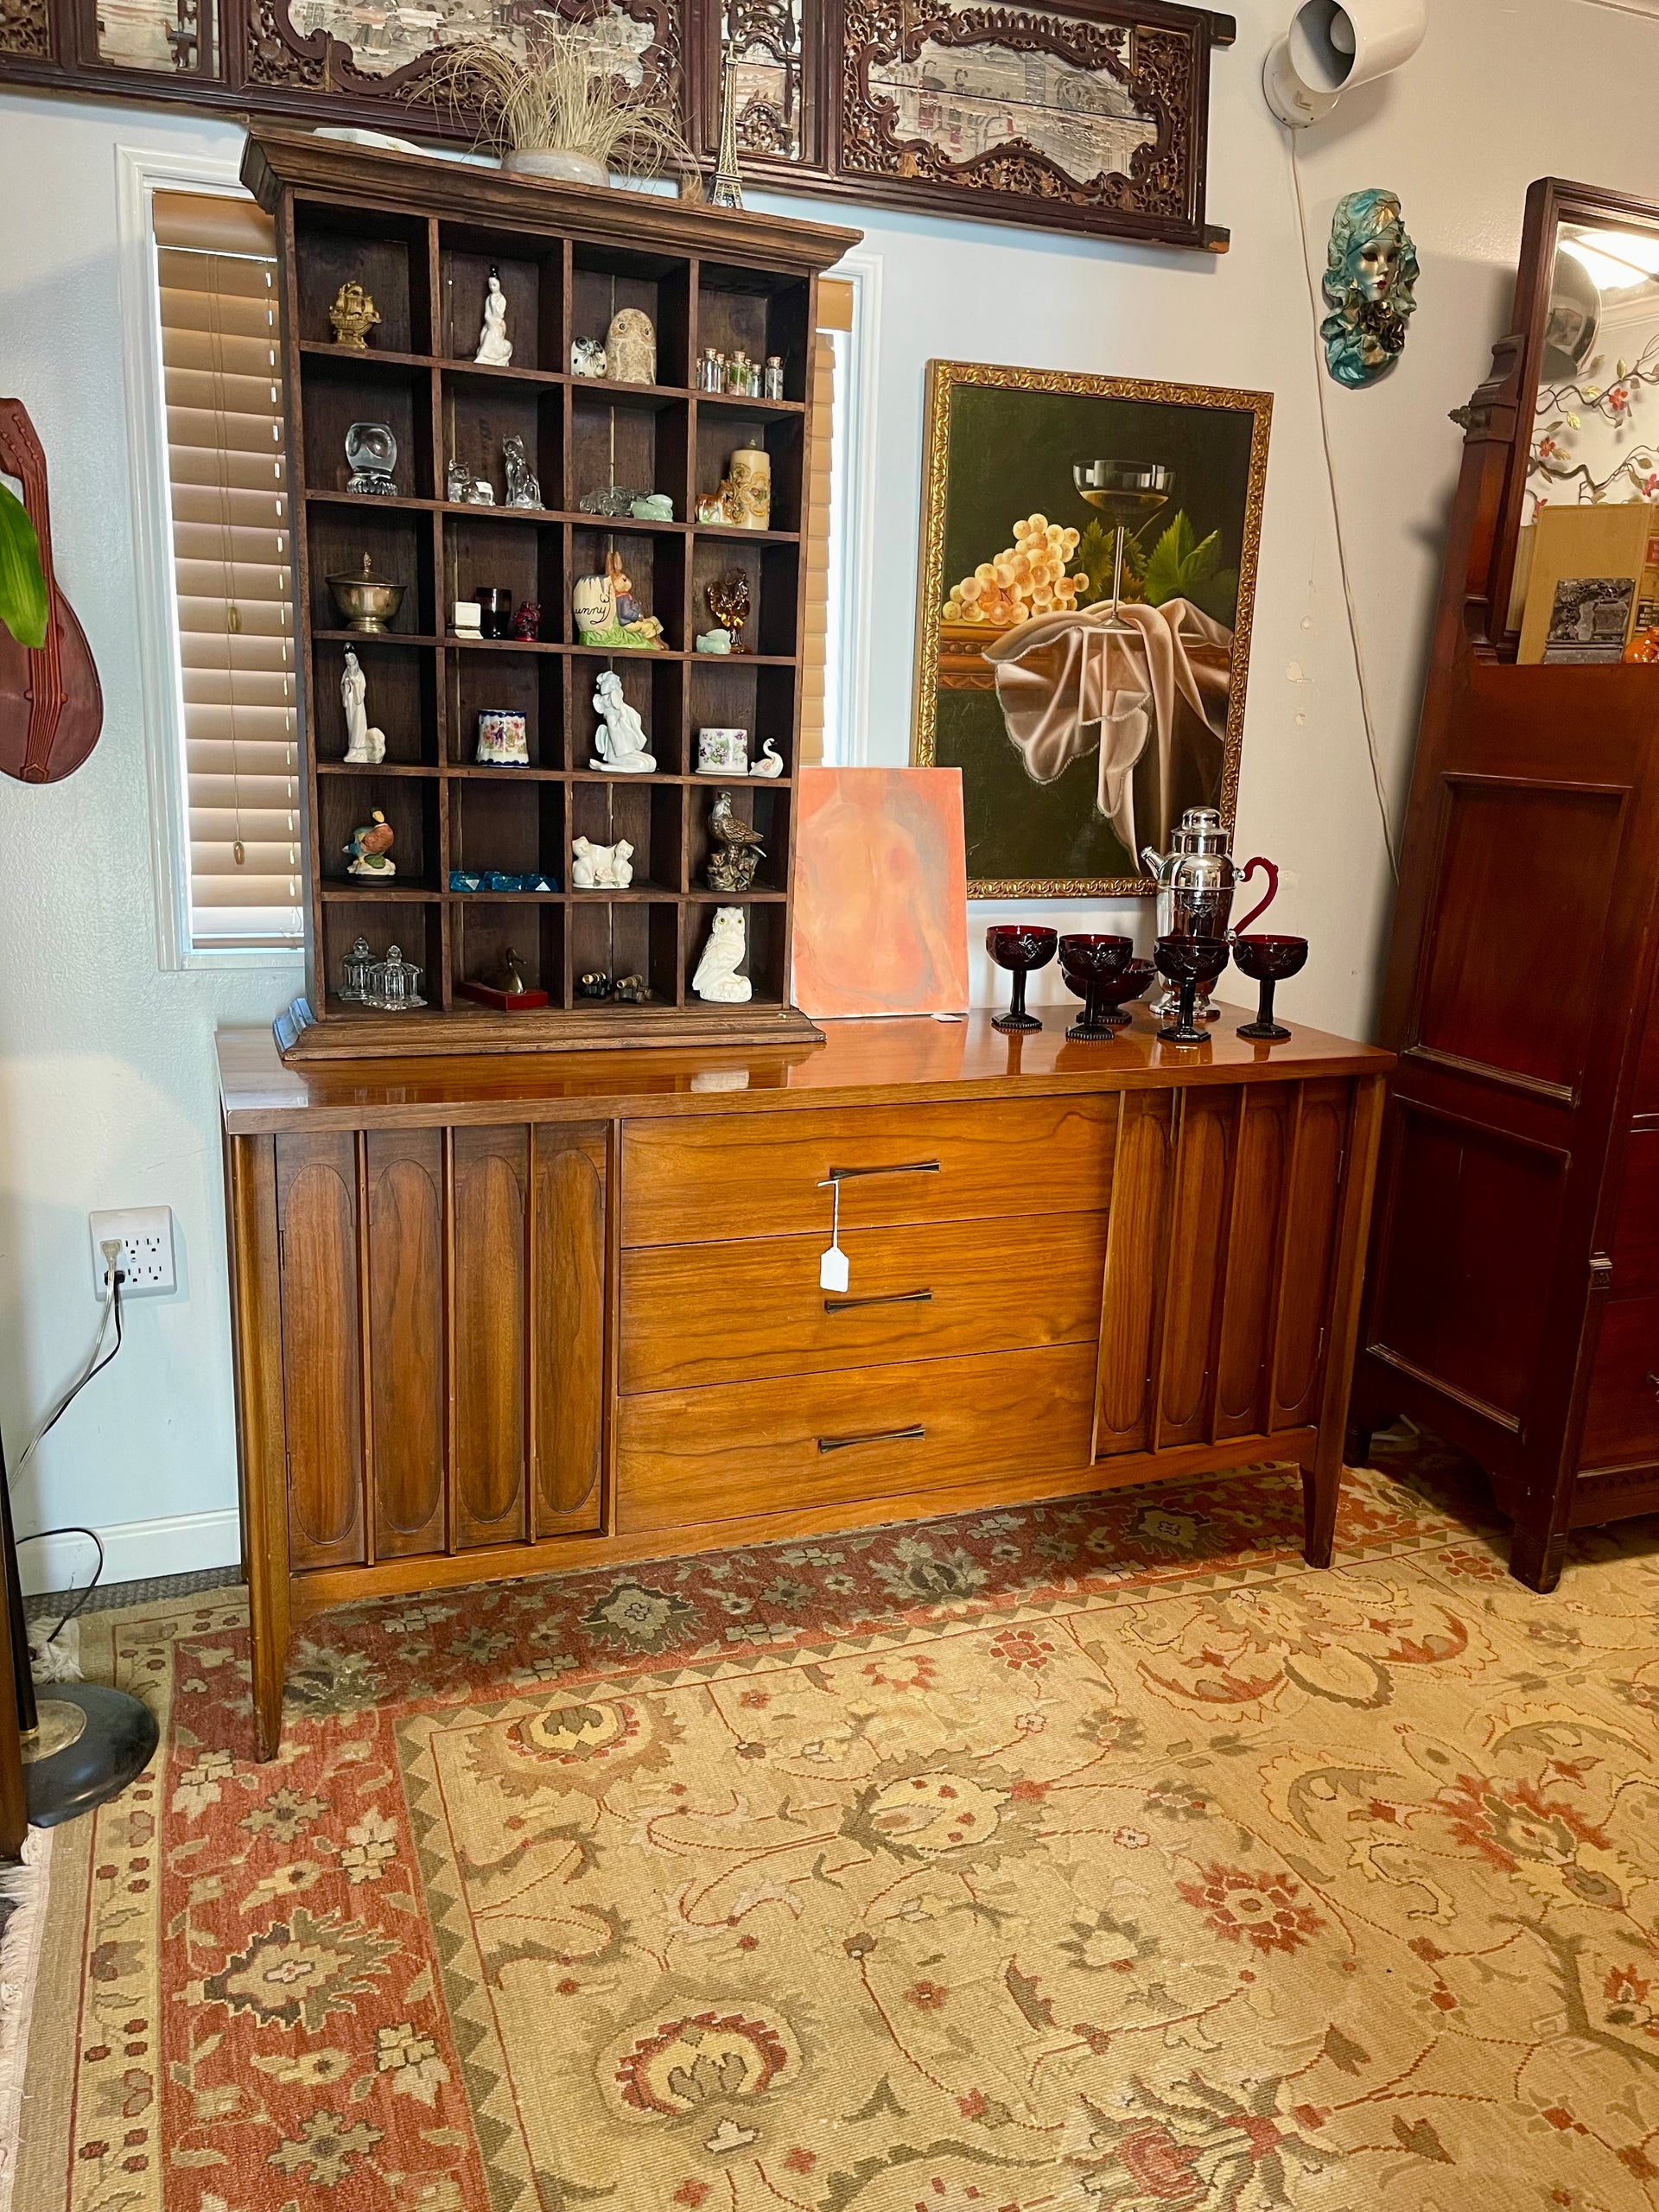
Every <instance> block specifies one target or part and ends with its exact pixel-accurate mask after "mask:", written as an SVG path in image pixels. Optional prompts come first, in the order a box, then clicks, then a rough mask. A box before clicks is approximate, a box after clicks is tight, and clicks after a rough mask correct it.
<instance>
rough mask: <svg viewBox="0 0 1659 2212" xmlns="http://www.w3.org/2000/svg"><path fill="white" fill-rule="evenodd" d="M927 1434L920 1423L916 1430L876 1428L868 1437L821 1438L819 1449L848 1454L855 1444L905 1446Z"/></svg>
mask: <svg viewBox="0 0 1659 2212" xmlns="http://www.w3.org/2000/svg"><path fill="white" fill-rule="evenodd" d="M926 1434H927V1431H926V1430H925V1428H924V1427H922V1425H921V1423H920V1422H919V1421H918V1423H917V1425H916V1427H914V1428H876V1429H872V1430H871V1431H870V1433H869V1434H868V1436H821V1437H820V1438H819V1439H818V1449H819V1451H820V1452H846V1451H849V1450H850V1448H851V1447H852V1446H854V1445H855V1444H904V1443H906V1442H908V1441H909V1440H911V1439H912V1438H915V1439H917V1440H920V1439H921V1438H923V1437H925V1435H926Z"/></svg>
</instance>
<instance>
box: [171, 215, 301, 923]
mask: <svg viewBox="0 0 1659 2212" xmlns="http://www.w3.org/2000/svg"><path fill="white" fill-rule="evenodd" d="M153 207H154V211H155V213H154V222H155V234H156V280H157V291H158V296H159V300H160V307H161V328H162V397H163V400H164V404H165V407H166V413H167V471H168V493H169V502H170V506H171V514H172V525H173V561H174V582H175V607H176V610H177V620H178V665H179V679H180V691H181V701H180V704H181V716H182V732H183V737H182V741H183V753H184V791H185V804H186V810H187V820H188V838H189V849H188V861H189V875H188V920H189V932H190V942H191V944H192V946H193V948H194V949H195V950H229V949H232V948H236V947H249V948H256V947H261V946H285V945H295V944H300V943H301V942H302V935H303V927H304V925H303V919H302V908H301V876H300V788H299V768H298V760H297V757H296V715H295V661H294V635H293V613H292V608H291V604H290V596H289V595H290V592H291V588H292V576H291V574H290V569H289V562H290V558H291V550H292V549H291V543H290V534H289V507H288V483H287V466H286V461H285V457H284V454H283V381H282V356H281V352H280V339H279V336H278V331H277V291H276V270H277V264H276V261H275V258H274V239H273V232H272V226H271V223H270V218H269V217H268V216H266V215H265V214H264V213H262V212H261V211H260V210H259V209H258V208H257V207H255V206H254V205H253V204H252V202H251V200H240V199H233V198H231V197H228V196H219V195H211V196H210V195H207V194H191V193H174V192H158V193H156V195H155V198H154V201H153Z"/></svg>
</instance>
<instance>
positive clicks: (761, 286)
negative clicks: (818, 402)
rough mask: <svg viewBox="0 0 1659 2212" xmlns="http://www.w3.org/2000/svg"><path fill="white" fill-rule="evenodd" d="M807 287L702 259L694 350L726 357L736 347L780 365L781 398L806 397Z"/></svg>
mask: <svg viewBox="0 0 1659 2212" xmlns="http://www.w3.org/2000/svg"><path fill="white" fill-rule="evenodd" d="M810 310H811V288H810V285H808V284H806V283H803V282H802V281H801V280H800V279H799V278H798V277H787V276H779V275H778V274H776V273H774V272H772V271H771V270H764V269H740V268H734V267H732V266H730V265H728V264H721V263H719V262H712V261H705V262H704V263H703V264H702V267H701V270H700V271H699V274H698V283H697V336H696V345H697V352H698V353H699V354H700V355H701V354H702V353H707V352H708V350H709V347H710V346H713V347H714V348H715V352H716V353H724V354H726V355H727V356H728V357H729V356H730V355H731V354H733V353H736V352H738V351H739V350H740V349H741V351H742V352H743V353H747V355H748V357H749V359H750V360H752V361H757V362H760V363H763V364H764V362H765V361H766V358H767V356H768V355H769V354H772V353H776V354H779V356H780V357H781V358H782V360H783V364H784V397H785V399H793V400H804V398H805V397H806V386H807V377H808V372H809V369H810V364H811V358H812V355H811V338H812V330H811V312H810Z"/></svg>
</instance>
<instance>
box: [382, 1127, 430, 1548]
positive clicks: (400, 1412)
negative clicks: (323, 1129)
mask: <svg viewBox="0 0 1659 2212" xmlns="http://www.w3.org/2000/svg"><path fill="white" fill-rule="evenodd" d="M364 1143H365V1158H366V1164H367V1179H368V1193H369V1376H370V1392H369V1403H370V1414H371V1421H372V1428H371V1435H372V1440H373V1446H374V1449H373V1467H374V1549H375V1555H376V1557H377V1558H379V1559H403V1558H406V1557H408V1556H409V1555H410V1554H414V1553H420V1552H441V1551H442V1549H443V1440H444V1421H443V1410H444V1376H443V1338H444V1329H443V1136H442V1131H441V1130H438V1129H371V1130H370V1131H369V1132H368V1134H367V1135H366V1137H365V1140H364Z"/></svg>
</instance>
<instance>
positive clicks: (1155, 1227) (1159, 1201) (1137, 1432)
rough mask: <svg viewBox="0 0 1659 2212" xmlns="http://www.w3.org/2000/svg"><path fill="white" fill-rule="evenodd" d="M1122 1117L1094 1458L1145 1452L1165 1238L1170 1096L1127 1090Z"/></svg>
mask: <svg viewBox="0 0 1659 2212" xmlns="http://www.w3.org/2000/svg"><path fill="white" fill-rule="evenodd" d="M1122 1116H1123V1117H1122V1122H1121V1123H1120V1124H1119V1127H1118V1134H1117V1154H1116V1165H1115V1166H1114V1169H1113V1173H1112V1211H1111V1222H1110V1226H1109V1229H1108V1231H1107V1243H1106V1283H1105V1292H1104V1297H1103V1306H1102V1313H1101V1324H1100V1375H1099V1384H1098V1395H1097V1402H1096V1414H1095V1457H1096V1459H1105V1458H1108V1457H1109V1456H1110V1455H1112V1454H1114V1453H1116V1452H1143V1451H1145V1450H1146V1448H1147V1443H1148V1441H1149V1435H1150V1421H1149V1415H1148V1412H1147V1386H1148V1383H1149V1382H1150V1380H1151V1375H1152V1345H1153V1334H1154V1325H1155V1323H1156V1320H1157V1313H1158V1299H1159V1291H1160V1285H1161V1283H1162V1281H1163V1274H1164V1266H1163V1259H1164V1252H1165V1249H1166V1243H1167V1240H1168V1236H1169V1211H1168V1205H1169V1169H1170V1156H1171V1144H1172V1131H1173V1127H1174V1116H1175V1096H1174V1094H1173V1092H1171V1091H1166V1090H1131V1091H1128V1092H1127V1093H1126V1094H1125V1096H1124V1099H1123V1106H1122Z"/></svg>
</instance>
